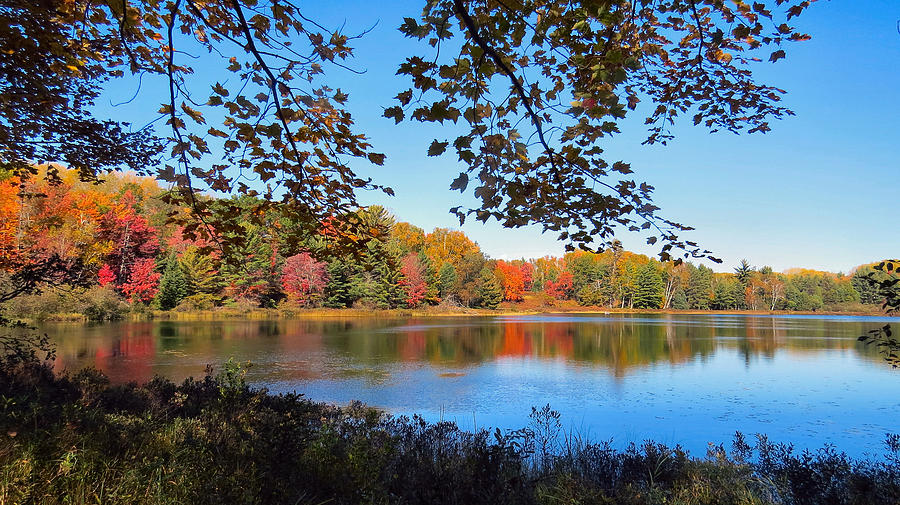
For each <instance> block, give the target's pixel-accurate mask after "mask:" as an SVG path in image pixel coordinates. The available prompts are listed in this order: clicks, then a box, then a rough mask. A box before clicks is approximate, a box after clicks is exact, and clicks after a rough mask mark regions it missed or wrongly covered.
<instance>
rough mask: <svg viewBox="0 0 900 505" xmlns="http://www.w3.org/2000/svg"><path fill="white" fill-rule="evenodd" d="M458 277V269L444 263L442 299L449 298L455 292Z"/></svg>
mask: <svg viewBox="0 0 900 505" xmlns="http://www.w3.org/2000/svg"><path fill="white" fill-rule="evenodd" d="M456 281H457V275H456V267H454V266H453V264H452V263H449V262H448V263H444V265H443V266H441V271H440V289H439V293H440V296H441V298H447V297H448V296H450V295H451V294H453V292H454V288H455V286H456Z"/></svg>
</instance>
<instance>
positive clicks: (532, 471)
mask: <svg viewBox="0 0 900 505" xmlns="http://www.w3.org/2000/svg"><path fill="white" fill-rule="evenodd" d="M7 356H9V355H7ZM17 356H18V357H8V358H4V360H3V361H2V367H0V505H7V504H61V503H67V504H88V503H108V504H132V503H134V504H169V503H172V504H175V503H178V504H187V503H190V504H205V503H210V504H213V503H215V504H219V503H241V504H242V503H248V504H249V503H259V504H282V503H283V504H324V503H329V504H358V503H364V504H387V503H403V504H407V503H408V504H426V503H427V504H435V503H439V504H479V503H485V504H547V505H550V504H576V503H595V504H624V505H631V504H634V505H639V504H640V505H643V504H663V503H666V504H688V505H693V504H698V505H699V504H726V505H727V504H747V505H750V504H880V503H884V504H897V503H900V439H898V437H889V439H888V441H887V442H888V450H887V452H886V456H885V457H884V458H883V459H882V460H877V461H876V460H854V459H851V458H848V457H847V456H846V455H844V454H842V453H840V452H837V451H836V450H834V449H833V448H827V447H826V448H824V449H822V450H819V451H805V452H800V453H797V452H795V451H794V450H793V448H792V447H791V446H789V445H781V444H773V443H770V442H769V441H768V440H766V439H765V438H764V437H758V438H757V439H756V440H755V441H754V442H753V443H750V442H748V441H747V440H746V439H745V438H744V437H743V436H741V435H737V436H736V437H735V440H734V442H733V444H732V446H731V448H729V449H727V450H726V449H725V448H724V447H722V446H717V447H711V448H710V450H709V451H708V453H707V454H706V455H705V456H702V457H694V456H691V455H689V454H688V453H687V452H685V451H684V450H682V449H681V448H679V447H674V448H673V447H667V446H665V445H662V444H657V443H653V442H646V443H644V444H641V445H632V446H631V447H629V448H627V449H626V450H617V449H614V448H613V447H611V446H610V444H609V443H594V442H591V441H589V440H586V439H585V438H583V437H581V436H579V435H578V434H577V433H568V432H565V431H564V430H562V429H560V426H561V423H560V419H559V414H558V413H556V412H554V411H553V410H552V409H551V408H550V407H549V406H546V407H544V408H541V409H537V408H535V409H533V411H532V415H531V423H530V424H529V425H528V426H526V427H524V428H522V429H520V430H515V431H507V432H502V431H499V430H495V431H492V432H489V431H486V430H480V431H477V432H475V433H472V432H467V431H463V430H461V429H459V428H458V427H457V426H456V425H455V424H453V423H449V422H439V423H429V422H426V421H424V420H423V419H421V418H419V417H413V418H406V417H391V416H387V415H385V414H384V413H382V412H380V411H377V410H374V409H371V408H367V407H365V406H363V405H361V404H358V403H354V404H351V405H349V406H347V407H343V408H337V407H334V406H329V405H325V404H318V403H313V402H310V401H308V400H306V399H305V398H303V397H302V396H301V395H297V394H282V395H271V394H268V393H267V392H266V391H265V390H262V389H253V388H251V387H250V386H248V385H247V383H246V382H245V381H244V368H242V367H241V366H239V365H238V364H235V363H233V362H229V363H228V364H226V365H225V367H224V368H223V369H222V370H221V371H219V372H218V373H216V374H212V373H210V374H208V375H207V376H206V377H204V378H203V379H201V380H193V379H188V380H186V381H185V382H183V383H181V384H177V385H176V384H174V383H172V382H170V381H168V380H165V379H162V378H156V379H154V380H152V381H150V382H149V383H147V384H144V385H136V384H128V385H110V384H109V381H108V380H107V379H106V377H104V376H103V375H102V374H101V373H99V372H97V371H95V370H84V371H81V372H79V373H76V374H72V375H62V376H60V375H55V374H54V373H53V371H52V370H51V368H49V367H48V366H47V365H46V364H45V363H43V362H41V361H40V355H39V354H37V353H31V354H28V353H25V354H20V355H17Z"/></svg>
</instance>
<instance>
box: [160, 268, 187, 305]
mask: <svg viewBox="0 0 900 505" xmlns="http://www.w3.org/2000/svg"><path fill="white" fill-rule="evenodd" d="M165 265H166V266H165V268H164V269H163V273H162V277H161V278H160V281H159V293H157V295H156V300H157V302H158V303H159V308H161V309H162V310H171V309H174V308H175V306H177V305H178V304H179V303H180V302H181V300H183V299H184V298H185V297H186V296H188V283H187V280H185V277H184V272H183V271H182V270H181V265H180V264H179V262H178V258H177V257H175V255H174V254H173V255H170V256H169V257H168V258H166V260H165Z"/></svg>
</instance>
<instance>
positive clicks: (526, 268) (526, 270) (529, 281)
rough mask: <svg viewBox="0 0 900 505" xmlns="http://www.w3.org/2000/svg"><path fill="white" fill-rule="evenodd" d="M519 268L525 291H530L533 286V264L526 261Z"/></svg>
mask: <svg viewBox="0 0 900 505" xmlns="http://www.w3.org/2000/svg"><path fill="white" fill-rule="evenodd" d="M520 269H521V270H522V283H523V286H524V288H525V291H531V288H532V287H533V286H534V265H533V264H531V262H530V261H526V262H524V263H522V266H521V267H520Z"/></svg>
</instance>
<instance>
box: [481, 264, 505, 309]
mask: <svg viewBox="0 0 900 505" xmlns="http://www.w3.org/2000/svg"><path fill="white" fill-rule="evenodd" d="M479 280H480V281H481V283H480V286H479V295H480V298H481V303H480V305H481V306H482V307H484V308H486V309H496V308H497V307H499V306H500V300H502V299H503V289H502V288H501V287H500V283H499V282H497V279H496V278H495V277H494V273H493V272H491V270H490V269H488V268H485V269H483V270H482V271H481V276H480V278H479Z"/></svg>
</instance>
